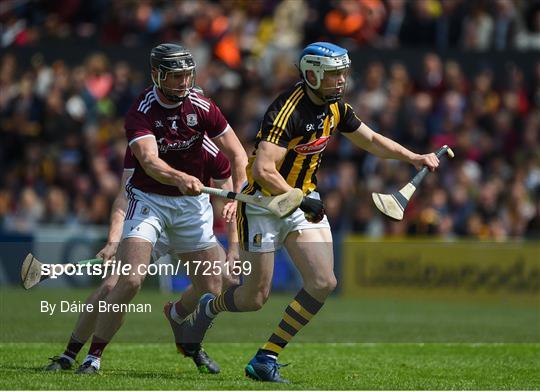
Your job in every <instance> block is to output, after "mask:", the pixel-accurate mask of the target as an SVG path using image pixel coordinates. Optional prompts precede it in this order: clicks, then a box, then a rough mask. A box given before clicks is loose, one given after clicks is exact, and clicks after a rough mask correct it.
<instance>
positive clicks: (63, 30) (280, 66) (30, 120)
mask: <svg viewBox="0 0 540 392" xmlns="http://www.w3.org/2000/svg"><path fill="white" fill-rule="evenodd" d="M0 20H1V22H2V32H1V34H2V36H1V45H2V46H3V47H10V48H14V47H18V46H35V48H36V52H35V54H34V55H33V57H32V58H31V61H30V63H31V65H30V66H28V67H26V66H25V67H21V66H20V63H21V61H20V60H21V59H18V58H17V56H16V55H15V54H13V53H9V52H6V53H5V54H3V55H2V56H1V59H0V89H1V94H0V140H1V147H0V165H1V167H2V172H1V173H0V221H1V222H0V223H1V227H2V228H3V230H6V231H18V232H28V231H31V230H32V229H34V228H35V227H36V225H37V224H40V223H42V224H61V225H67V226H69V225H86V224H97V225H107V224H108V221H109V212H110V207H111V204H112V201H113V200H114V198H115V196H116V195H117V192H118V189H119V179H120V174H121V172H122V165H123V156H124V152H125V148H126V140H125V136H124V131H123V116H124V114H125V113H126V111H127V109H128V108H129V106H130V104H131V102H132V101H133V100H134V99H135V98H136V96H137V95H138V94H139V93H140V91H141V90H142V89H143V88H145V87H146V86H147V85H148V84H149V75H148V73H149V66H148V65H147V59H148V53H146V52H145V53H141V54H140V62H141V63H140V64H130V63H128V62H126V61H111V59H110V58H109V57H107V56H106V55H104V54H103V53H89V54H88V56H87V57H86V58H84V59H81V61H80V63H79V64H76V65H72V64H70V65H68V64H67V63H66V62H65V61H63V60H62V59H57V60H55V61H52V62H47V61H46V60H45V59H44V56H43V55H42V54H40V53H39V45H40V43H41V42H46V41H47V40H51V39H54V40H58V41H59V42H61V40H62V39H66V40H67V39H79V40H81V42H82V43H84V40H85V39H94V40H98V41H99V42H100V43H102V44H103V45H115V46H117V47H118V48H120V49H119V50H120V51H121V47H138V46H139V45H152V44H156V43H158V42H162V41H177V42H181V43H182V44H184V45H185V46H187V47H188V48H189V49H190V50H191V51H192V52H193V54H194V57H195V59H196V61H197V64H198V67H197V84H198V85H199V86H201V87H202V88H203V89H204V91H205V94H206V95H207V96H209V97H211V98H212V99H214V100H215V101H216V102H217V104H218V106H220V108H221V109H222V111H223V113H224V115H225V117H226V118H227V119H228V121H229V123H230V124H231V125H232V126H233V128H234V129H235V131H236V132H237V134H238V135H239V137H240V139H241V141H242V142H243V144H244V146H245V148H246V151H247V152H248V154H251V152H252V150H253V144H252V143H253V139H254V136H255V134H256V132H257V129H258V126H259V121H260V120H261V119H262V116H263V115H264V111H265V109H266V107H267V106H268V105H269V104H270V103H271V101H272V100H273V99H274V98H275V97H276V95H277V94H278V93H279V91H280V90H282V89H283V88H284V87H286V86H288V85H289V84H290V83H292V82H294V81H295V80H297V78H298V71H297V70H296V68H295V66H294V64H295V62H296V61H297V57H298V54H299V52H300V49H301V48H302V47H303V46H304V45H305V43H307V42H312V41H317V40H329V41H332V42H334V43H337V44H341V45H343V46H345V47H347V48H348V49H350V50H351V53H354V50H355V49H357V48H362V47H366V46H367V47H373V48H382V49H386V50H388V49H392V48H409V47H424V48H430V49H431V51H430V50H426V51H425V52H424V55H423V56H424V57H423V59H422V60H421V64H422V69H421V70H420V72H417V71H418V70H413V69H411V68H410V67H407V66H406V65H405V64H404V63H402V62H393V63H381V62H378V61H372V62H369V63H368V64H363V66H364V67H363V71H362V72H357V71H356V70H355V68H354V66H355V64H354V63H353V71H352V72H351V75H350V78H349V81H348V93H347V97H346V100H347V101H348V102H350V103H351V105H352V106H353V107H354V108H355V110H356V112H357V114H358V115H359V117H360V118H361V119H362V120H363V121H365V122H366V123H367V124H368V125H370V126H371V127H372V128H373V129H375V130H377V131H379V132H381V133H383V134H385V135H387V136H389V137H391V138H393V139H395V140H397V141H399V142H400V143H402V144H404V145H405V146H407V147H409V148H411V149H413V150H415V151H418V152H422V153H425V152H429V151H433V150H435V149H436V148H437V147H438V146H440V145H443V144H448V145H450V146H452V148H453V149H454V151H455V153H456V158H455V159H453V160H452V161H445V162H443V163H442V167H441V170H440V171H439V173H438V174H437V175H431V176H428V177H427V178H426V180H425V182H424V183H423V184H422V189H421V190H420V191H419V192H418V194H417V195H416V196H415V197H414V198H413V199H412V201H411V203H410V205H409V207H408V209H407V211H406V219H404V220H403V221H402V222H392V221H390V220H389V219H388V218H385V217H383V216H382V215H380V213H379V212H378V211H377V210H376V208H375V207H374V205H373V203H372V201H371V192H373V191H377V192H385V193H390V192H392V191H394V190H396V189H398V188H400V187H401V186H403V185H404V184H405V183H407V181H408V180H409V179H410V177H411V174H413V172H414V168H413V167H412V166H410V165H407V164H404V163H400V162H396V161H385V160H381V159H377V158H375V157H373V156H371V155H369V154H367V153H365V152H363V151H361V150H358V149H356V148H354V147H353V146H351V144H350V143H349V142H348V141H347V140H346V139H345V138H343V137H341V136H339V135H336V137H334V139H333V141H332V142H331V144H330V145H329V146H328V147H327V149H326V150H325V153H324V155H325V158H324V159H323V164H322V167H321V169H320V171H319V173H318V178H319V190H320V192H321V193H322V194H323V197H324V201H325V208H326V212H327V215H328V218H329V219H330V222H331V225H332V227H333V231H334V233H337V234H346V233H351V232H352V233H358V234H364V235H368V236H382V235H407V234H416V235H438V236H441V237H444V238H451V237H457V236H468V237H472V238H477V239H493V240H504V239H507V238H523V237H540V143H539V142H540V140H539V138H540V135H539V134H540V60H537V61H536V65H535V67H534V68H533V72H532V74H526V73H525V72H524V70H523V69H522V68H521V67H520V65H519V64H512V63H509V65H508V66H507V67H506V69H505V74H504V75H503V76H502V77H499V78H496V77H495V75H494V72H493V70H492V69H490V68H489V67H484V68H483V69H480V70H479V71H478V72H476V73H474V74H471V73H466V72H464V70H463V67H462V65H461V64H460V62H459V59H458V60H457V61H455V60H444V59H443V57H441V56H440V55H438V54H436V53H437V52H441V51H444V50H445V49H462V50H464V51H483V50H496V51H505V50H510V49H519V50H528V51H530V52H531V55H532V56H536V58H537V59H538V55H539V53H540V52H538V50H539V49H540V2H538V1H510V0H495V1H474V2H466V1H462V0H445V1H438V0H418V1H410V2H406V1H402V0H401V1H400V0H394V1H392V0H388V1H381V0H362V1H360V0H340V1H323V0H321V1H303V0H291V1H249V0H246V1H128V0H125V1H105V0H96V1H82V0H65V1H58V2H45V1H42V2H39V1H38V2H25V1H12V2H8V3H6V5H5V6H4V8H2V10H1V14H0ZM15 53H16V52H15ZM356 65H357V64H356Z"/></svg>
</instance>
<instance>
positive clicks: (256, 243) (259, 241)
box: [253, 233, 262, 248]
mask: <svg viewBox="0 0 540 392" xmlns="http://www.w3.org/2000/svg"><path fill="white" fill-rule="evenodd" d="M253 246H255V247H257V248H260V247H261V246H262V234H261V233H257V234H255V235H254V236H253Z"/></svg>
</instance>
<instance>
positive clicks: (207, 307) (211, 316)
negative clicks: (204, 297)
mask: <svg viewBox="0 0 540 392" xmlns="http://www.w3.org/2000/svg"><path fill="white" fill-rule="evenodd" d="M212 301H214V300H212ZM212 301H208V302H207V303H206V306H205V308H204V313H206V315H207V316H208V317H210V318H215V317H216V316H217V314H214V313H212V311H211V310H210V302H212Z"/></svg>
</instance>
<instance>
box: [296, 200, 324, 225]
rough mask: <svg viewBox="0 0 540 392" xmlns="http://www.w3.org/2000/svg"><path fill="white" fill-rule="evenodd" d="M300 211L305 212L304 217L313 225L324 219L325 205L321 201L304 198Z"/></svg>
mask: <svg viewBox="0 0 540 392" xmlns="http://www.w3.org/2000/svg"><path fill="white" fill-rule="evenodd" d="M300 209H301V210H302V211H304V216H305V217H306V219H307V220H308V221H309V222H311V223H319V222H320V221H322V219H323V218H324V205H323V202H322V201H320V200H317V199H312V198H311V197H306V196H304V198H303V199H302V203H300Z"/></svg>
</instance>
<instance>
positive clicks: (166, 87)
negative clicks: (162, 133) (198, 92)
mask: <svg viewBox="0 0 540 392" xmlns="http://www.w3.org/2000/svg"><path fill="white" fill-rule="evenodd" d="M150 66H151V67H152V81H153V82H154V85H155V86H156V87H157V88H158V89H159V90H160V91H161V93H163V95H164V96H165V97H166V98H167V99H168V100H170V101H173V102H181V101H183V100H184V98H185V97H187V95H188V94H189V90H190V89H191V88H193V86H194V85H195V66H196V65H195V60H194V59H193V56H192V55H191V53H190V52H189V51H188V50H187V49H185V48H184V47H182V46H180V45H176V44H160V45H158V46H156V47H155V48H154V49H152V51H151V53H150Z"/></svg>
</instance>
